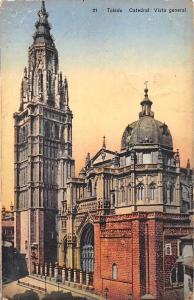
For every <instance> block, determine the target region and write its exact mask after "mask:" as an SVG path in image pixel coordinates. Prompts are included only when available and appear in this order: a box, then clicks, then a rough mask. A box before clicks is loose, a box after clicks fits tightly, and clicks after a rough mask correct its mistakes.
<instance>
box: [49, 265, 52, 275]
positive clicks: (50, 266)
mask: <svg viewBox="0 0 194 300" xmlns="http://www.w3.org/2000/svg"><path fill="white" fill-rule="evenodd" d="M49 277H50V279H51V278H52V264H51V263H50V265H49Z"/></svg>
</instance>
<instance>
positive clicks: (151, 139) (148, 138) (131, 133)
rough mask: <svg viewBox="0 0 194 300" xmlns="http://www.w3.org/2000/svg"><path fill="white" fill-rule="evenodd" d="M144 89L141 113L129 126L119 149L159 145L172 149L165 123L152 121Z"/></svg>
mask: <svg viewBox="0 0 194 300" xmlns="http://www.w3.org/2000/svg"><path fill="white" fill-rule="evenodd" d="M147 92H148V89H145V98H144V100H143V101H142V102H141V105H142V111H141V112H140V114H139V120H137V121H136V122H133V123H131V124H129V125H128V126H127V127H126V129H125V131H124V133H123V136H122V140H121V149H125V148H127V147H129V146H132V145H136V144H159V145H161V146H164V147H167V148H171V149H172V148H173V142H172V136H171V133H170V130H169V129H168V126H167V125H166V124H165V123H162V122H160V121H157V120H155V119H154V113H153V112H152V111H151V105H152V102H151V100H150V99H149V98H148V95H147Z"/></svg>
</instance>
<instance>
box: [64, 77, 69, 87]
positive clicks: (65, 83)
mask: <svg viewBox="0 0 194 300" xmlns="http://www.w3.org/2000/svg"><path fill="white" fill-rule="evenodd" d="M64 85H65V88H67V86H68V82H67V78H66V77H65V79H64Z"/></svg>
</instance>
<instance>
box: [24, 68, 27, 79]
mask: <svg viewBox="0 0 194 300" xmlns="http://www.w3.org/2000/svg"><path fill="white" fill-rule="evenodd" d="M24 77H27V68H26V67H25V68H24Z"/></svg>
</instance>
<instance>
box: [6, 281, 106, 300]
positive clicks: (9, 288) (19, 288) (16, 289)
mask: <svg viewBox="0 0 194 300" xmlns="http://www.w3.org/2000/svg"><path fill="white" fill-rule="evenodd" d="M27 285H28V286H27ZM27 290H34V291H35V292H36V293H37V294H38V295H39V298H40V300H41V299H42V298H43V297H44V296H45V280H44V278H40V277H35V276H26V277H24V278H21V279H20V283H19V284H18V281H13V282H11V283H7V284H4V285H3V289H2V292H3V297H4V298H6V297H10V298H12V297H13V296H14V295H15V294H18V293H24V292H25V291H27ZM46 290H47V291H46V293H50V292H53V291H63V292H64V293H67V292H71V293H72V295H73V296H79V297H86V298H87V299H88V300H101V299H103V298H102V297H100V296H97V295H95V294H92V293H90V292H88V291H84V290H79V289H76V288H74V287H69V286H66V285H63V284H61V283H59V284H58V283H56V282H54V281H52V282H51V281H50V280H47V281H46Z"/></svg>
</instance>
